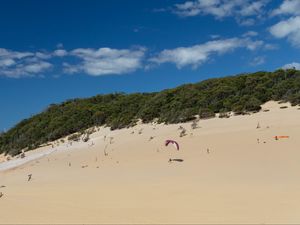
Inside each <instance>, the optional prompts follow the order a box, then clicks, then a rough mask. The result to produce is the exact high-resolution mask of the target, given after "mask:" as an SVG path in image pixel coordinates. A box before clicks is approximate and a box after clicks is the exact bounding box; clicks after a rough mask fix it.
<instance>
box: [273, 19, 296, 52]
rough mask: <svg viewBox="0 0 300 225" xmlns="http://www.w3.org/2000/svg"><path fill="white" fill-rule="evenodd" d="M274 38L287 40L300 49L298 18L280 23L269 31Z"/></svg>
mask: <svg viewBox="0 0 300 225" xmlns="http://www.w3.org/2000/svg"><path fill="white" fill-rule="evenodd" d="M269 31H270V33H271V34H272V35H273V36H274V37H276V38H287V39H288V40H289V41H290V42H291V43H292V44H293V45H294V46H296V47H300V16H295V17H291V18H289V19H287V20H283V21H280V22H279V23H277V24H275V25H273V26H271V27H270V29H269Z"/></svg>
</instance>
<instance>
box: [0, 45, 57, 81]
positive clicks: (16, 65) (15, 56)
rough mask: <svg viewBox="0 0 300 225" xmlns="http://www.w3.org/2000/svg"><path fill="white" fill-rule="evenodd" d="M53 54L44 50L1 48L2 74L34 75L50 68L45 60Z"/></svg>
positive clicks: (13, 76) (0, 74)
mask: <svg viewBox="0 0 300 225" xmlns="http://www.w3.org/2000/svg"><path fill="white" fill-rule="evenodd" d="M50 57H51V56H50V55H48V54H46V53H42V52H35V53H33V52H18V51H11V50H8V49H4V48H0V76H6V77H11V78H19V77H32V76H36V75H40V73H43V72H45V71H47V70H48V69H50V68H51V67H52V64H51V63H49V62H47V61H45V59H48V58H50Z"/></svg>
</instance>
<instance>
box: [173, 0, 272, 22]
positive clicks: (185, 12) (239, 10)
mask: <svg viewBox="0 0 300 225" xmlns="http://www.w3.org/2000/svg"><path fill="white" fill-rule="evenodd" d="M268 2H269V0H256V1H253V0H194V1H186V2H184V3H182V4H175V6H174V10H173V12H174V13H175V14H177V15H179V16H181V17H192V16H197V15H212V16H214V17H215V18H216V19H222V18H225V17H234V18H235V19H236V21H237V22H238V23H239V24H241V25H253V24H254V23H255V20H256V19H257V18H261V17H262V15H264V14H265V6H266V5H267V4H268Z"/></svg>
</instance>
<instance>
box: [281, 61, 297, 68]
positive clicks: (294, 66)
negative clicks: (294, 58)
mask: <svg viewBox="0 0 300 225" xmlns="http://www.w3.org/2000/svg"><path fill="white" fill-rule="evenodd" d="M294 68H295V69H296V70H300V63H297V62H292V63H289V64H285V65H284V66H283V67H282V69H285V70H286V69H294Z"/></svg>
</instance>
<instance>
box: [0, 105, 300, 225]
mask: <svg viewBox="0 0 300 225" xmlns="http://www.w3.org/2000/svg"><path fill="white" fill-rule="evenodd" d="M283 105H284V104H281V105H278V104H277V103H274V102H269V103H267V104H266V105H264V108H266V109H270V111H269V112H260V113H256V114H253V115H245V116H234V117H231V118H229V119H219V118H215V119H209V120H201V121H200V122H199V126H200V127H201V128H199V129H195V130H192V129H191V123H186V124H177V125H161V124H160V125H156V126H154V125H143V124H141V125H138V126H136V127H134V128H130V129H123V130H117V131H113V132H110V131H109V129H107V128H101V130H100V131H99V132H97V133H94V134H93V135H92V136H91V137H92V140H91V141H90V142H89V143H77V144H76V143H74V144H73V145H72V146H69V147H66V144H64V145H61V147H59V148H57V149H56V151H54V152H52V153H51V154H48V155H44V156H42V155H39V159H36V158H35V159H34V160H33V161H30V162H27V163H26V164H23V165H21V166H19V167H15V168H13V169H12V168H11V169H9V170H4V171H0V187H1V185H5V186H6V187H3V188H0V192H2V193H3V194H4V195H3V197H2V198H0V223H14V224H15V223H48V224H49V223H123V224H124V223H127V224H128V223H171V224H174V223H198V224H199V223H227V224H228V223H229V224H231V223H281V224H287V223H300V213H299V212H300V138H299V136H300V110H298V109H297V108H298V107H290V106H289V108H287V109H280V108H279V106H283ZM285 105H286V104H285ZM258 123H259V124H260V128H259V129H256V126H257V124H258ZM180 125H182V126H183V127H185V128H186V129H187V134H188V135H187V136H185V137H182V138H180V137H179V133H180V131H179V130H178V127H179V126H180ZM140 129H143V131H142V134H138V131H139V130H140ZM132 131H134V134H131V132H132ZM191 133H193V135H191ZM105 135H106V136H107V137H106V140H105V141H104V136H105ZM275 135H288V136H290V138H288V139H282V140H278V141H276V140H275V139H274V136H275ZM151 136H152V137H154V138H153V140H150V141H149V138H150V137H151ZM110 137H113V139H112V144H110V143H109V142H110ZM166 139H174V140H177V141H178V142H179V144H180V146H181V149H180V151H176V150H175V149H174V148H173V146H168V147H165V146H164V141H165V140H166ZM257 139H259V142H260V143H257ZM92 141H93V142H94V143H95V145H93V146H89V144H90V143H91V142H92ZM264 142H265V143H264ZM106 146H107V147H106ZM105 147H106V151H105V152H106V153H107V154H108V155H107V156H105V155H104V149H105ZM207 148H209V150H210V153H209V154H208V153H207ZM51 149H52V148H51V146H48V147H43V148H42V149H39V150H38V151H36V152H35V151H33V152H32V153H30V154H29V155H30V156H31V155H34V157H36V156H37V155H38V154H45V153H49V151H50V150H51ZM29 155H28V156H27V157H30V156H29ZM40 156H42V157H40ZM32 157H33V156H32ZM169 158H178V159H183V160H184V161H183V162H172V163H168V160H169ZM11 162H13V161H10V163H11ZM69 163H71V166H69ZM1 165H5V164H0V168H1ZM3 167H4V166H2V168H3ZM82 167H84V168H82ZM28 174H32V180H31V181H29V182H27V175H28Z"/></svg>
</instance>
